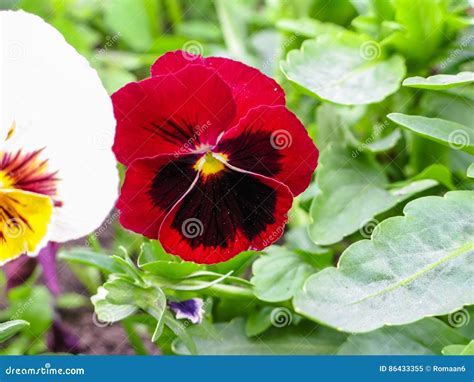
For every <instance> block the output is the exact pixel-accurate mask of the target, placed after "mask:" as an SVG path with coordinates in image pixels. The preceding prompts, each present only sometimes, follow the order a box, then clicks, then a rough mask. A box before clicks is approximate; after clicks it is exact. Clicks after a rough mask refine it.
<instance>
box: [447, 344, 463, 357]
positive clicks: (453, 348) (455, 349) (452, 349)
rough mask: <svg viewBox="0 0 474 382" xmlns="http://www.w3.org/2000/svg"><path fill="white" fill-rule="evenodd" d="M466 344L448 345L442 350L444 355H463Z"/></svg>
mask: <svg viewBox="0 0 474 382" xmlns="http://www.w3.org/2000/svg"><path fill="white" fill-rule="evenodd" d="M465 347H466V345H448V346H445V347H444V348H443V350H441V353H442V354H443V355H461V353H462V352H463V350H464V348H465Z"/></svg>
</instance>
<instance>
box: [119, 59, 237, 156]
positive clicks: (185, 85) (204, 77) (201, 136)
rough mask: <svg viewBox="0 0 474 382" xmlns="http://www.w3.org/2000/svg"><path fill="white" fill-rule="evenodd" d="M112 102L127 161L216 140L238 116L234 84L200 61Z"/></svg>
mask: <svg viewBox="0 0 474 382" xmlns="http://www.w3.org/2000/svg"><path fill="white" fill-rule="evenodd" d="M112 101H113V104H114V112H115V118H116V119H117V130H116V135H115V143H114V147H113V149H114V152H115V155H116V157H117V159H118V160H119V161H120V162H122V163H123V164H125V165H129V164H130V163H131V162H133V161H134V160H135V159H138V158H144V157H153V156H156V155H159V154H173V153H174V154H183V153H186V152H190V151H191V150H193V149H195V148H196V147H199V146H200V145H208V144H209V145H212V144H215V142H216V139H217V137H218V136H219V134H220V133H221V132H223V131H224V130H226V129H227V128H228V127H229V125H230V123H231V122H232V120H233V119H234V116H235V104H234V101H233V98H232V93H231V91H230V89H229V87H228V86H227V85H226V83H225V82H224V81H222V79H221V78H220V76H219V75H218V74H216V72H215V71H214V70H212V69H208V68H205V67H203V66H200V65H191V66H188V67H186V68H184V69H183V70H181V71H179V72H177V73H173V74H169V75H164V76H157V77H152V78H149V79H146V80H143V81H140V82H133V83H130V84H128V85H126V86H124V87H123V88H121V89H120V90H118V91H117V92H116V93H114V94H113V95H112Z"/></svg>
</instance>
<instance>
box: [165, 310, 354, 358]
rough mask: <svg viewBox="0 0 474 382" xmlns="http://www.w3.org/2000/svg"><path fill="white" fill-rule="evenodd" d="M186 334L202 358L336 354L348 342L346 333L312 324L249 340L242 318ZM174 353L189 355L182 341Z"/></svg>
mask: <svg viewBox="0 0 474 382" xmlns="http://www.w3.org/2000/svg"><path fill="white" fill-rule="evenodd" d="M186 331H187V332H188V333H189V334H190V335H191V336H192V337H193V338H194V340H195V342H196V347H197V352H198V354H200V355H278V354H288V355H304V354H308V355H309V354H334V353H335V352H336V351H337V348H338V346H339V345H340V344H341V343H342V342H343V341H344V339H345V336H344V335H343V334H342V333H338V332H335V331H332V330H330V329H327V328H324V327H317V326H315V325H314V324H309V323H306V324H300V325H298V326H288V327H281V328H278V327H274V328H271V329H270V330H268V331H266V332H265V333H263V334H262V335H259V336H257V337H251V338H248V337H247V336H246V335H245V322H244V320H243V319H240V318H237V319H234V320H233V321H231V322H226V323H218V324H214V325H212V326H211V325H207V326H205V327H203V325H197V326H194V327H191V328H189V329H187V330H186ZM173 350H174V352H175V353H177V354H189V352H188V351H187V349H186V348H185V346H184V344H183V343H182V342H181V341H180V340H177V341H175V342H174V343H173Z"/></svg>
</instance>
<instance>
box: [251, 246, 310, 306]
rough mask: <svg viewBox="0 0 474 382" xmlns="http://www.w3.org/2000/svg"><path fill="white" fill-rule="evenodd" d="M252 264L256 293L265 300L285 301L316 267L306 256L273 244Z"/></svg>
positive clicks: (252, 280)
mask: <svg viewBox="0 0 474 382" xmlns="http://www.w3.org/2000/svg"><path fill="white" fill-rule="evenodd" d="M266 252H267V253H268V254H267V255H262V256H261V257H260V258H259V259H257V260H256V261H255V262H254V263H253V266H252V271H253V277H252V279H251V282H252V284H253V285H254V291H255V295H256V296H257V297H258V298H259V299H260V300H263V301H269V302H276V301H285V300H288V299H290V298H292V297H293V295H294V294H295V293H296V292H297V291H298V290H299V289H300V288H301V286H302V285H303V283H304V282H305V280H306V279H307V278H308V277H309V276H310V275H311V274H312V273H314V272H315V268H314V267H313V266H312V265H311V264H310V263H309V262H308V261H307V259H306V258H305V256H303V255H299V254H296V253H294V252H291V251H289V250H287V249H286V248H284V247H279V246H272V247H269V248H267V249H266Z"/></svg>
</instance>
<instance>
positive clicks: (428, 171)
mask: <svg viewBox="0 0 474 382" xmlns="http://www.w3.org/2000/svg"><path fill="white" fill-rule="evenodd" d="M421 179H434V180H436V181H437V182H438V183H440V184H442V185H444V186H445V187H447V188H448V189H450V190H454V189H456V187H455V186H454V184H453V180H452V179H451V172H450V171H449V169H448V168H447V167H446V166H443V165H442V164H437V163H435V164H432V165H431V166H428V167H426V168H425V169H423V171H421V172H420V173H418V174H416V175H415V176H414V177H413V178H412V180H421Z"/></svg>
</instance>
